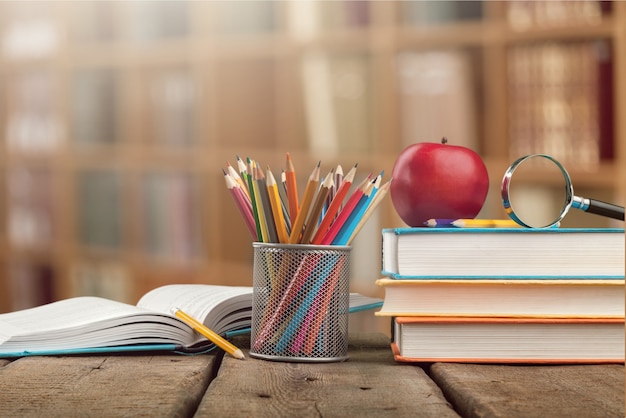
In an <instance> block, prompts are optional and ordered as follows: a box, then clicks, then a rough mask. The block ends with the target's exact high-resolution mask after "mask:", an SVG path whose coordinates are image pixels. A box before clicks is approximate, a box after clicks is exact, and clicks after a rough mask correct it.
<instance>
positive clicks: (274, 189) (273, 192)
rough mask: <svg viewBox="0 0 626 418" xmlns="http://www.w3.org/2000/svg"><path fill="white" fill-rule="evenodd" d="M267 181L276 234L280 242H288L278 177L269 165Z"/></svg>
mask: <svg viewBox="0 0 626 418" xmlns="http://www.w3.org/2000/svg"><path fill="white" fill-rule="evenodd" d="M266 173H267V176H266V183H267V193H268V195H269V199H270V205H271V207H272V214H273V216H274V224H275V227H276V234H277V235H278V242H279V243H281V244H286V243H287V242H288V241H289V236H288V235H287V227H286V225H285V218H284V216H283V207H282V205H281V201H280V195H279V194H278V185H277V184H276V179H275V178H274V174H272V171H271V170H270V168H269V167H267V170H266Z"/></svg>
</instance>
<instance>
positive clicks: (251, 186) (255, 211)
mask: <svg viewBox="0 0 626 418" xmlns="http://www.w3.org/2000/svg"><path fill="white" fill-rule="evenodd" d="M248 164H249V166H250V169H248V170H246V171H247V175H246V179H247V181H248V190H249V192H250V204H251V206H252V215H253V216H254V223H255V226H256V239H257V241H258V242H263V231H262V230H261V221H260V219H259V211H258V206H257V201H256V196H255V195H254V179H253V178H252V173H251V168H252V160H251V159H250V158H248Z"/></svg>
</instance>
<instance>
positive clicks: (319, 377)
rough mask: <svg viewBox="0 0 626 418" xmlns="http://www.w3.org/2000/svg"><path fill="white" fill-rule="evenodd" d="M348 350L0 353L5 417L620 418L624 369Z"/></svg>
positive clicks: (356, 345) (365, 343) (364, 338)
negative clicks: (307, 353)
mask: <svg viewBox="0 0 626 418" xmlns="http://www.w3.org/2000/svg"><path fill="white" fill-rule="evenodd" d="M236 342H237V343H238V344H239V345H240V346H244V347H245V346H246V345H245V344H246V339H245V338H243V339H239V340H237V341H236ZM247 354H248V353H247V350H246V355H247ZM349 356H350V358H349V360H348V361H345V362H341V363H284V362H272V361H264V360H256V359H253V358H251V357H249V356H248V355H247V356H246V359H245V360H243V361H242V360H235V359H233V358H231V357H229V356H223V355H222V354H221V353H216V354H212V355H199V356H181V355H110V356H75V357H29V358H22V359H18V360H13V361H9V360H0V385H1V387H0V416H1V417H22V416H33V417H55V416H56V417H74V416H81V417H100V416H106V417H115V416H127V417H135V416H148V417H161V416H162V417H188V416H197V417H224V416H227V417H257V416H260V417H273V418H276V417H318V416H323V417H352V416H354V417H394V418H398V417H437V418H445V417H459V416H462V417H507V418H511V417H533V418H534V417H551V418H556V417H567V418H572V417H584V418H591V417H602V418H606V417H620V418H621V417H624V366H623V365H582V366H561V365H557V366H507V365H474V364H451V363H447V364H446V363H435V364H408V365H407V364H398V363H395V362H394V360H393V358H392V356H391V350H390V348H389V341H388V339H387V338H386V337H385V336H384V335H378V334H363V335H352V336H351V344H350V349H349Z"/></svg>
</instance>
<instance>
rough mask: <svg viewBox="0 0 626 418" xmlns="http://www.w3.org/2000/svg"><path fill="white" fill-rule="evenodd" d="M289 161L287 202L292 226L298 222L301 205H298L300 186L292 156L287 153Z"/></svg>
mask: <svg viewBox="0 0 626 418" xmlns="http://www.w3.org/2000/svg"><path fill="white" fill-rule="evenodd" d="M286 158H287V161H286V164H285V185H286V188H287V202H288V206H289V219H291V224H292V225H293V223H294V222H295V220H296V217H297V216H298V210H299V203H298V186H297V180H296V170H295V168H294V166H293V161H291V155H290V154H289V153H287V157H286Z"/></svg>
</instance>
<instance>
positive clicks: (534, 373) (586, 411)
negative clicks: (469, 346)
mask: <svg viewBox="0 0 626 418" xmlns="http://www.w3.org/2000/svg"><path fill="white" fill-rule="evenodd" d="M431 377H432V378H433V379H434V380H435V382H437V384H438V385H439V387H440V388H441V389H442V390H443V392H444V393H445V395H446V397H447V398H448V399H449V400H450V401H451V402H452V404H453V405H454V406H455V409H456V410H457V411H458V412H459V413H460V414H461V415H463V416H465V417H506V418H515V417H548V416H549V417H551V418H559V417H563V418H570V417H585V418H593V417H598V418H600V417H602V418H606V417H624V366H623V365H575V366H564V365H556V366H545V365H534V366H510V365H475V364H453V363H438V364H434V365H433V366H432V367H431Z"/></svg>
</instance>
